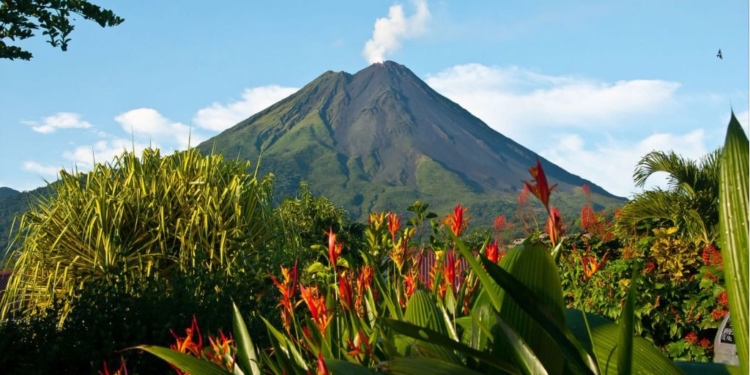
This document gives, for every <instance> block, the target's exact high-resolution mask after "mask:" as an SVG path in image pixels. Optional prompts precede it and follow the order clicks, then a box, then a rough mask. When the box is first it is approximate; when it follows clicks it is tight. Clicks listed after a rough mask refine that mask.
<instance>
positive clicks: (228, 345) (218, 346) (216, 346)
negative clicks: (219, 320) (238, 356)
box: [206, 331, 234, 371]
mask: <svg viewBox="0 0 750 375" xmlns="http://www.w3.org/2000/svg"><path fill="white" fill-rule="evenodd" d="M208 342H209V343H210V344H211V349H212V353H206V358H207V359H208V360H209V361H211V362H213V363H215V364H217V365H219V366H220V367H221V368H224V369H226V370H229V371H232V370H234V353H233V349H232V348H233V347H234V340H232V338H231V337H227V336H226V335H224V332H221V331H219V338H218V339H216V340H214V338H213V337H211V336H208Z"/></svg>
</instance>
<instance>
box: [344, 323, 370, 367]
mask: <svg viewBox="0 0 750 375" xmlns="http://www.w3.org/2000/svg"><path fill="white" fill-rule="evenodd" d="M363 344H364V345H363ZM346 345H347V346H348V347H349V351H348V352H347V353H348V354H349V355H350V356H352V357H354V358H356V359H357V362H359V363H362V355H366V356H372V345H370V340H368V339H367V335H365V333H364V331H362V330H361V329H360V330H359V332H357V335H356V336H355V337H354V341H353V342H352V341H351V340H347V342H346Z"/></svg>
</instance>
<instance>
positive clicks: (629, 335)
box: [617, 264, 641, 375]
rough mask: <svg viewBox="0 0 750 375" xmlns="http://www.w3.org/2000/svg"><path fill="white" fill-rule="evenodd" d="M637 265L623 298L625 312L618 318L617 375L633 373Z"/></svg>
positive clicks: (638, 270) (638, 271)
mask: <svg viewBox="0 0 750 375" xmlns="http://www.w3.org/2000/svg"><path fill="white" fill-rule="evenodd" d="M640 272H641V271H640V269H638V265H637V264H636V265H634V266H633V276H632V277H631V279H630V288H629V289H628V295H627V297H625V310H623V312H622V316H621V317H620V344H619V345H618V346H617V363H618V364H619V365H618V366H617V374H618V375H630V374H631V373H632V371H633V334H634V332H633V331H634V330H633V326H634V325H635V312H634V309H635V307H634V305H635V294H636V293H637V290H638V287H637V286H638V276H639V275H640Z"/></svg>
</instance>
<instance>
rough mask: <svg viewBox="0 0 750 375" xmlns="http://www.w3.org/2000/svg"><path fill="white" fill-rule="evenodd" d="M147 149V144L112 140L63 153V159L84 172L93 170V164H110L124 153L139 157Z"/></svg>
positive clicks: (127, 140) (121, 139)
mask: <svg viewBox="0 0 750 375" xmlns="http://www.w3.org/2000/svg"><path fill="white" fill-rule="evenodd" d="M147 147H149V145H148V144H145V143H139V142H135V141H133V140H131V139H125V138H113V139H110V140H101V141H97V142H96V143H94V144H93V145H87V146H79V147H76V148H75V149H73V150H70V151H65V152H63V157H64V158H65V159H67V160H69V161H70V162H71V163H72V164H73V166H74V167H75V168H76V169H78V170H79V171H81V172H85V171H88V170H90V169H91V168H93V166H94V163H109V162H112V161H113V160H114V159H115V156H119V155H121V154H122V153H123V152H125V151H128V152H132V151H135V153H136V154H137V155H139V154H140V153H141V152H142V151H143V149H145V148H147Z"/></svg>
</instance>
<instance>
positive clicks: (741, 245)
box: [719, 113, 750, 373]
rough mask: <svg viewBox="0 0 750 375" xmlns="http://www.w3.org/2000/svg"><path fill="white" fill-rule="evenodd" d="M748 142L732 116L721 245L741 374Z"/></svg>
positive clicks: (745, 366)
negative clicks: (724, 259) (724, 254)
mask: <svg viewBox="0 0 750 375" xmlns="http://www.w3.org/2000/svg"><path fill="white" fill-rule="evenodd" d="M748 158H750V152H748V140H747V135H746V134H745V132H744V131H743V130H742V126H740V123H739V122H738V121H737V118H736V117H734V113H732V118H731V119H730V121H729V126H728V128H727V137H726V140H725V143H724V155H723V157H722V165H721V181H720V188H721V195H720V200H721V205H720V206H719V212H720V214H721V222H720V224H721V243H722V246H723V247H724V249H725V252H726V256H725V258H726V266H727V292H728V294H729V310H730V311H731V318H730V319H731V320H732V326H733V327H737V330H736V331H737V333H736V334H735V339H736V345H737V356H738V357H739V359H740V367H741V368H742V371H743V372H744V373H747V372H748V371H749V370H750V364H749V363H748V361H750V359H748V355H749V354H748V353H750V348H748V344H749V343H748V330H747V327H748V324H750V321H749V320H748V319H750V317H748V304H749V303H750V300H749V299H748V288H749V286H748V284H750V278H749V277H748V272H749V271H748V267H750V260H749V259H748V253H750V250H748V246H750V243H748V239H747V237H748V230H750V215H749V214H750V213H749V212H748V204H747V201H748V194H750V184H748V173H749V172H748Z"/></svg>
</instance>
